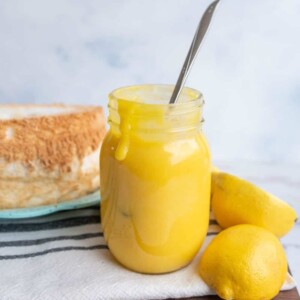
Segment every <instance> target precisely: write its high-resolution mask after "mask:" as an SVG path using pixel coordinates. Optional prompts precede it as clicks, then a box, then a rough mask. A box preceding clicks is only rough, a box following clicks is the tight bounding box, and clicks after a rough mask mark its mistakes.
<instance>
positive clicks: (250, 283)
mask: <svg viewBox="0 0 300 300" xmlns="http://www.w3.org/2000/svg"><path fill="white" fill-rule="evenodd" d="M199 271H200V276H201V277H202V279H203V280H204V281H205V282H206V284H207V285H209V286H210V287H211V288H213V289H215V290H216V292H217V294H218V295H219V296H220V297H221V298H222V299H226V300H229V299H238V300H260V299H264V300H265V299H272V298H273V297H275V296H276V295H277V294H278V292H279V290H280V288H281V287H282V285H283V283H284V281H285V278H286V275H287V261H286V257H285V253H284V250H283V248H282V245H281V244H280V242H279V240H278V238H277V237H276V236H275V235H273V234H272V233H271V232H269V231H267V230H265V229H263V228H261V227H258V226H254V225H247V224H244V225H237V226H233V227H230V228H228V229H226V230H224V231H222V232H221V233H220V234H218V235H217V236H216V237H215V238H214V239H213V240H212V241H211V243H210V244H209V245H208V246H207V248H206V249H205V251H204V253H203V255H202V257H201V259H200V264H199Z"/></svg>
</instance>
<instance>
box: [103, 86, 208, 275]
mask: <svg viewBox="0 0 300 300" xmlns="http://www.w3.org/2000/svg"><path fill="white" fill-rule="evenodd" d="M172 91H173V86H168V85H141V86H133V87H127V88H121V89H118V90H115V91H114V92H112V93H111V94H110V99H109V125H110V129H109V131H108V133H107V135H106V137H105V139H104V141H103V144H102V149H101V156H100V175H101V184H100V189H101V198H102V200H101V219H102V226H103V231H104V237H105V240H106V241H107V244H108V247H109V249H110V251H111V252H112V254H113V255H114V257H115V258H116V259H117V260H118V261H119V262H120V263H121V264H122V265H123V266H125V267H127V268H129V269H131V270H134V271H137V272H142V273H165V272H170V271H173V270H176V269H179V268H182V267H184V266H185V265H187V264H188V263H189V262H190V261H191V260H192V259H193V257H194V256H195V255H196V253H197V252H198V250H199V248H200V246H201V244H202V242H203V240H204V238H205V235H206V232H207V228H208V223H209V197H210V182H211V178H210V171H211V163H210V154H209V149H208V145H207V142H206V140H205V138H204V136H203V133H202V132H201V119H202V106H203V99H202V95H201V94H200V93H199V92H198V91H196V90H193V89H189V88H184V89H183V91H182V93H181V97H180V99H179V102H178V103H176V104H172V105H169V104H168V101H169V99H170V96H171V93H172Z"/></svg>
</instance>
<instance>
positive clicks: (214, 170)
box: [210, 166, 220, 197]
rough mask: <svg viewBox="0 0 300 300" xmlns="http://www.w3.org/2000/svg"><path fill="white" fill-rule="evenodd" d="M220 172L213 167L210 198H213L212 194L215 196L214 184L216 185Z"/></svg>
mask: <svg viewBox="0 0 300 300" xmlns="http://www.w3.org/2000/svg"><path fill="white" fill-rule="evenodd" d="M219 172H220V169H219V168H217V167H215V166H212V167H211V190H210V197H212V194H213V191H214V184H215V180H214V178H215V176H216V174H217V173H219Z"/></svg>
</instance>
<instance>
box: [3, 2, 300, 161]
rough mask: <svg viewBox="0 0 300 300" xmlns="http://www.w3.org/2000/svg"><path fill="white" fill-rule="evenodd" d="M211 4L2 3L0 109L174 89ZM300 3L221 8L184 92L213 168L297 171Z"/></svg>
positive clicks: (101, 101) (299, 156) (98, 101)
mask: <svg viewBox="0 0 300 300" xmlns="http://www.w3.org/2000/svg"><path fill="white" fill-rule="evenodd" d="M208 3H209V1H206V0H164V1H162V0H131V1H130V0H128V1H125V0H124V1H121V0H114V1H104V0H98V1H96V0H95V1H93V0H87V1H79V0H78V1H71V0H51V1H50V0H48V1H39V0H27V1H22V0H19V1H17V0H1V1H0V103H5V102H6V103H7V102H8V103H15V102H23V103H25V102H28V103H32V102H33V103H52V102H65V103H80V104H86V103H91V104H100V105H103V106H106V104H107V94H108V93H109V91H111V90H112V89H114V88H116V87H119V86H124V85H132V84H138V83H158V82H159V83H173V82H175V81H176V79H177V74H178V72H179V70H180V68H181V65H182V62H183V60H184V57H185V55H186V52H187V50H188V47H189V44H190V41H191V39H192V36H193V34H194V31H195V28H196V26H197V24H198V21H199V18H200V16H201V14H202V12H203V10H204V8H205V7H206V6H207V5H208ZM299 55H300V1H299V0H284V1H282V0H244V1H240V0H222V3H221V5H220V7H219V9H218V11H217V14H216V16H215V19H214V23H213V26H212V28H211V30H210V33H209V35H208V37H207V39H206V42H205V45H204V47H203V48H202V49H201V52H200V55H199V57H198V59H197V62H196V64H195V65H194V68H193V70H192V72H191V74H190V78H189V80H188V83H187V84H188V85H189V86H191V87H194V88H197V89H200V90H201V91H202V92H203V93H204V96H205V99H206V105H205V119H206V123H205V132H206V135H207V137H208V139H209V142H210V144H211V148H212V153H213V157H214V159H215V160H229V161H238V160H244V159H248V160H249V159H250V160H259V161H260V160H264V161H271V162H272V161H294V162H298V163H300V133H299V130H300V118H299V116H300V84H299V83H300V58H299Z"/></svg>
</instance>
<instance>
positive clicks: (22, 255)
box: [0, 245, 108, 260]
mask: <svg viewBox="0 0 300 300" xmlns="http://www.w3.org/2000/svg"><path fill="white" fill-rule="evenodd" d="M95 249H108V247H107V246H106V245H95V246H90V247H72V246H71V247H59V248H52V249H47V250H45V251H40V252H34V253H27V254H19V255H4V256H0V260H9V259H20V258H30V257H36V256H42V255H46V254H50V253H55V252H65V251H74V250H77V251H85V250H95Z"/></svg>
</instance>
